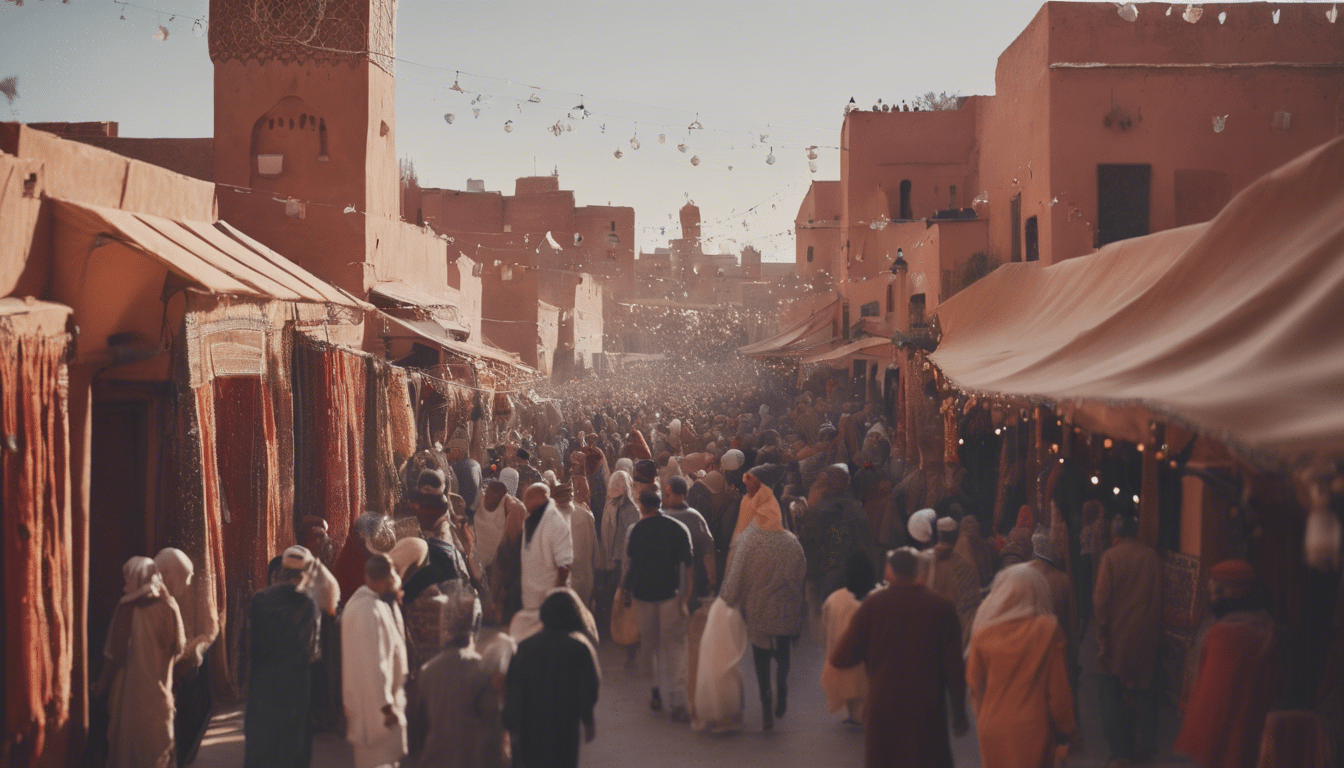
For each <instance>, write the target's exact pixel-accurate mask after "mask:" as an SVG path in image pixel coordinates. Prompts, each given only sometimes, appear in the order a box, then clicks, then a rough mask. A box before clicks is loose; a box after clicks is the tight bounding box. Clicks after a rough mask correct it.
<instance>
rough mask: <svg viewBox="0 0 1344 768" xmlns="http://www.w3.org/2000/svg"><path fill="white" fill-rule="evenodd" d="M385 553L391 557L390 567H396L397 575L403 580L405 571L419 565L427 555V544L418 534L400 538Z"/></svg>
mask: <svg viewBox="0 0 1344 768" xmlns="http://www.w3.org/2000/svg"><path fill="white" fill-rule="evenodd" d="M387 555H388V557H390V558H392V567H393V568H396V569H397V576H399V577H401V580H402V581H405V580H406V572H407V571H409V570H410V569H411V568H412V567H413V566H414V567H419V566H420V565H421V564H423V563H424V562H425V560H426V559H427V558H428V557H429V544H427V543H425V540H424V539H422V538H420V537H419V536H416V537H412V538H406V539H402V540H401V541H398V542H397V543H396V545H395V546H393V547H392V551H391V552H388V553H387Z"/></svg>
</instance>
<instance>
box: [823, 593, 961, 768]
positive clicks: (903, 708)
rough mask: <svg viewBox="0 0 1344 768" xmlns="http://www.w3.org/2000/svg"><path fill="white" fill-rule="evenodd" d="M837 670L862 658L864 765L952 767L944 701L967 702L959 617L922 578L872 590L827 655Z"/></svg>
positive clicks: (958, 708) (869, 767)
mask: <svg viewBox="0 0 1344 768" xmlns="http://www.w3.org/2000/svg"><path fill="white" fill-rule="evenodd" d="M829 661H830V663H831V665H832V666H834V667H836V668H837V669H849V668H850V667H854V666H857V665H859V664H861V663H862V664H866V665H867V670H868V699H867V702H866V705H867V715H866V720H865V722H864V755H865V763H864V764H865V765H866V766H867V768H952V743H951V741H950V740H949V728H948V717H947V699H948V697H949V696H950V697H951V700H952V708H953V711H954V712H960V711H964V708H965V706H966V677H965V672H964V668H963V664H962V656H961V623H960V622H959V621H958V619H957V610H956V608H955V607H953V605H952V603H950V602H948V601H947V600H946V599H945V598H943V597H940V596H938V595H936V594H934V593H933V592H930V591H929V590H928V588H926V587H924V586H923V585H920V584H914V583H899V584H893V585H892V586H890V587H887V588H886V589H883V590H879V591H877V592H873V593H872V594H870V595H869V596H868V597H867V598H865V599H864V601H863V604H862V605H860V606H859V609H858V610H857V611H855V612H854V618H853V619H851V620H850V622H849V628H848V629H846V630H845V633H844V635H843V636H841V638H840V641H839V642H838V643H836V646H835V648H834V650H832V652H831V654H830V659H829Z"/></svg>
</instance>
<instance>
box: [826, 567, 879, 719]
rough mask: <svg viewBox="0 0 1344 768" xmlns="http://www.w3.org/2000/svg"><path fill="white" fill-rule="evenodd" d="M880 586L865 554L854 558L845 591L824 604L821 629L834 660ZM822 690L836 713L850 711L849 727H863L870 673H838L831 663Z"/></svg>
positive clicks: (857, 670) (856, 670)
mask: <svg viewBox="0 0 1344 768" xmlns="http://www.w3.org/2000/svg"><path fill="white" fill-rule="evenodd" d="M876 586H877V574H875V573H873V564H872V562H870V561H869V560H868V557H867V556H866V555H864V554H863V553H861V552H855V553H854V554H853V555H850V557H849V562H848V563H846V567H845V588H844V589H837V590H836V591H834V592H832V593H831V594H830V596H829V597H827V598H826V602H824V603H822V604H821V627H822V631H823V633H824V634H825V635H826V656H827V658H829V657H830V655H831V652H832V651H834V650H835V646H836V645H838V644H839V643H840V637H841V636H842V635H844V633H845V630H846V629H848V628H849V622H850V620H851V619H853V618H854V612H855V611H857V610H859V605H860V604H862V603H863V599H864V598H866V597H867V596H868V595H869V593H871V592H872V591H873V589H874V588H875V587H876ZM821 688H822V690H823V691H825V693H826V703H827V705H828V706H829V708H830V710H831V711H832V712H838V711H839V710H840V708H841V707H844V708H845V710H846V717H845V723H846V724H847V725H854V726H862V725H863V720H864V706H863V702H864V698H865V697H866V696H867V693H868V672H867V669H866V668H865V667H864V665H863V664H860V665H858V666H856V667H852V668H850V669H836V668H835V667H834V666H832V665H831V663H830V662H829V661H827V662H826V664H825V665H824V666H823V667H822V669H821Z"/></svg>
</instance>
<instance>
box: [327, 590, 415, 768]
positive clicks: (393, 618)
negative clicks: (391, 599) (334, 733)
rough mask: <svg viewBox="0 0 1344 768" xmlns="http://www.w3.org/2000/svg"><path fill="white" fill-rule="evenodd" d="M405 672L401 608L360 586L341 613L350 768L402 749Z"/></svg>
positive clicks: (384, 760) (385, 759)
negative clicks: (388, 714) (388, 718)
mask: <svg viewBox="0 0 1344 768" xmlns="http://www.w3.org/2000/svg"><path fill="white" fill-rule="evenodd" d="M407 672H408V668H407V660H406V627H405V624H404V623H403V622H402V618H401V612H400V610H398V608H397V606H396V605H393V604H389V603H388V602H386V601H384V600H383V599H382V598H381V597H380V596H379V595H378V594H376V593H375V592H374V591H373V590H372V589H369V588H368V586H363V587H360V588H359V589H358V590H356V591H355V594H354V595H352V596H351V597H350V602H349V603H347V604H346V606H345V612H344V613H343V614H341V688H342V690H341V694H342V698H343V699H344V701H345V720H346V732H345V738H346V739H347V740H348V741H349V742H350V743H351V744H353V745H354V751H355V768H372V766H378V765H386V764H389V763H396V762H397V761H398V760H400V759H401V758H402V756H404V755H405V754H406V747H407V744H406V673H407ZM386 706H390V707H391V711H392V714H394V715H395V716H396V718H397V722H396V724H394V725H392V726H391V727H389V726H388V725H387V724H386V723H385V722H384V714H383V708H384V707H386Z"/></svg>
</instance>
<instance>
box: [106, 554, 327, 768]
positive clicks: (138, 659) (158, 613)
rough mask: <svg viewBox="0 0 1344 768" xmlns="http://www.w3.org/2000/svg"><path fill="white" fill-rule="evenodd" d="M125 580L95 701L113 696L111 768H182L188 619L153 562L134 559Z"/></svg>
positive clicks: (128, 563)
mask: <svg viewBox="0 0 1344 768" xmlns="http://www.w3.org/2000/svg"><path fill="white" fill-rule="evenodd" d="M121 575H122V578H123V579H124V580H125V582H126V583H125V586H124V587H123V589H122V592H123V595H122V598H121V601H120V602H119V603H118V604H117V608H116V611H114V612H113V614H112V626H111V627H110V628H109V629H108V632H107V643H106V644H105V645H104V646H103V658H104V661H103V671H102V674H101V675H99V677H98V680H97V681H96V682H95V683H94V686H93V694H94V695H95V696H102V695H103V694H107V711H108V715H109V722H108V726H107V741H108V751H107V766H108V768H170V766H173V765H175V764H176V762H177V753H176V750H175V747H174V740H173V714H174V708H173V663H174V662H175V661H177V658H178V656H180V655H181V654H182V651H183V649H184V648H185V647H186V643H187V638H186V635H185V633H184V632H183V630H182V617H181V616H180V615H179V614H178V611H177V602H176V601H175V600H173V598H172V596H171V595H170V594H169V593H168V589H167V588H166V587H165V586H164V584H163V579H162V578H161V577H160V576H159V571H158V569H157V568H156V567H155V566H154V561H153V560H151V559H149V558H148V557H132V558H131V559H129V560H127V561H126V564H125V565H123V566H122V567H121ZM304 714H305V715H306V714H307V712H306V710H305V713H304Z"/></svg>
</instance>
